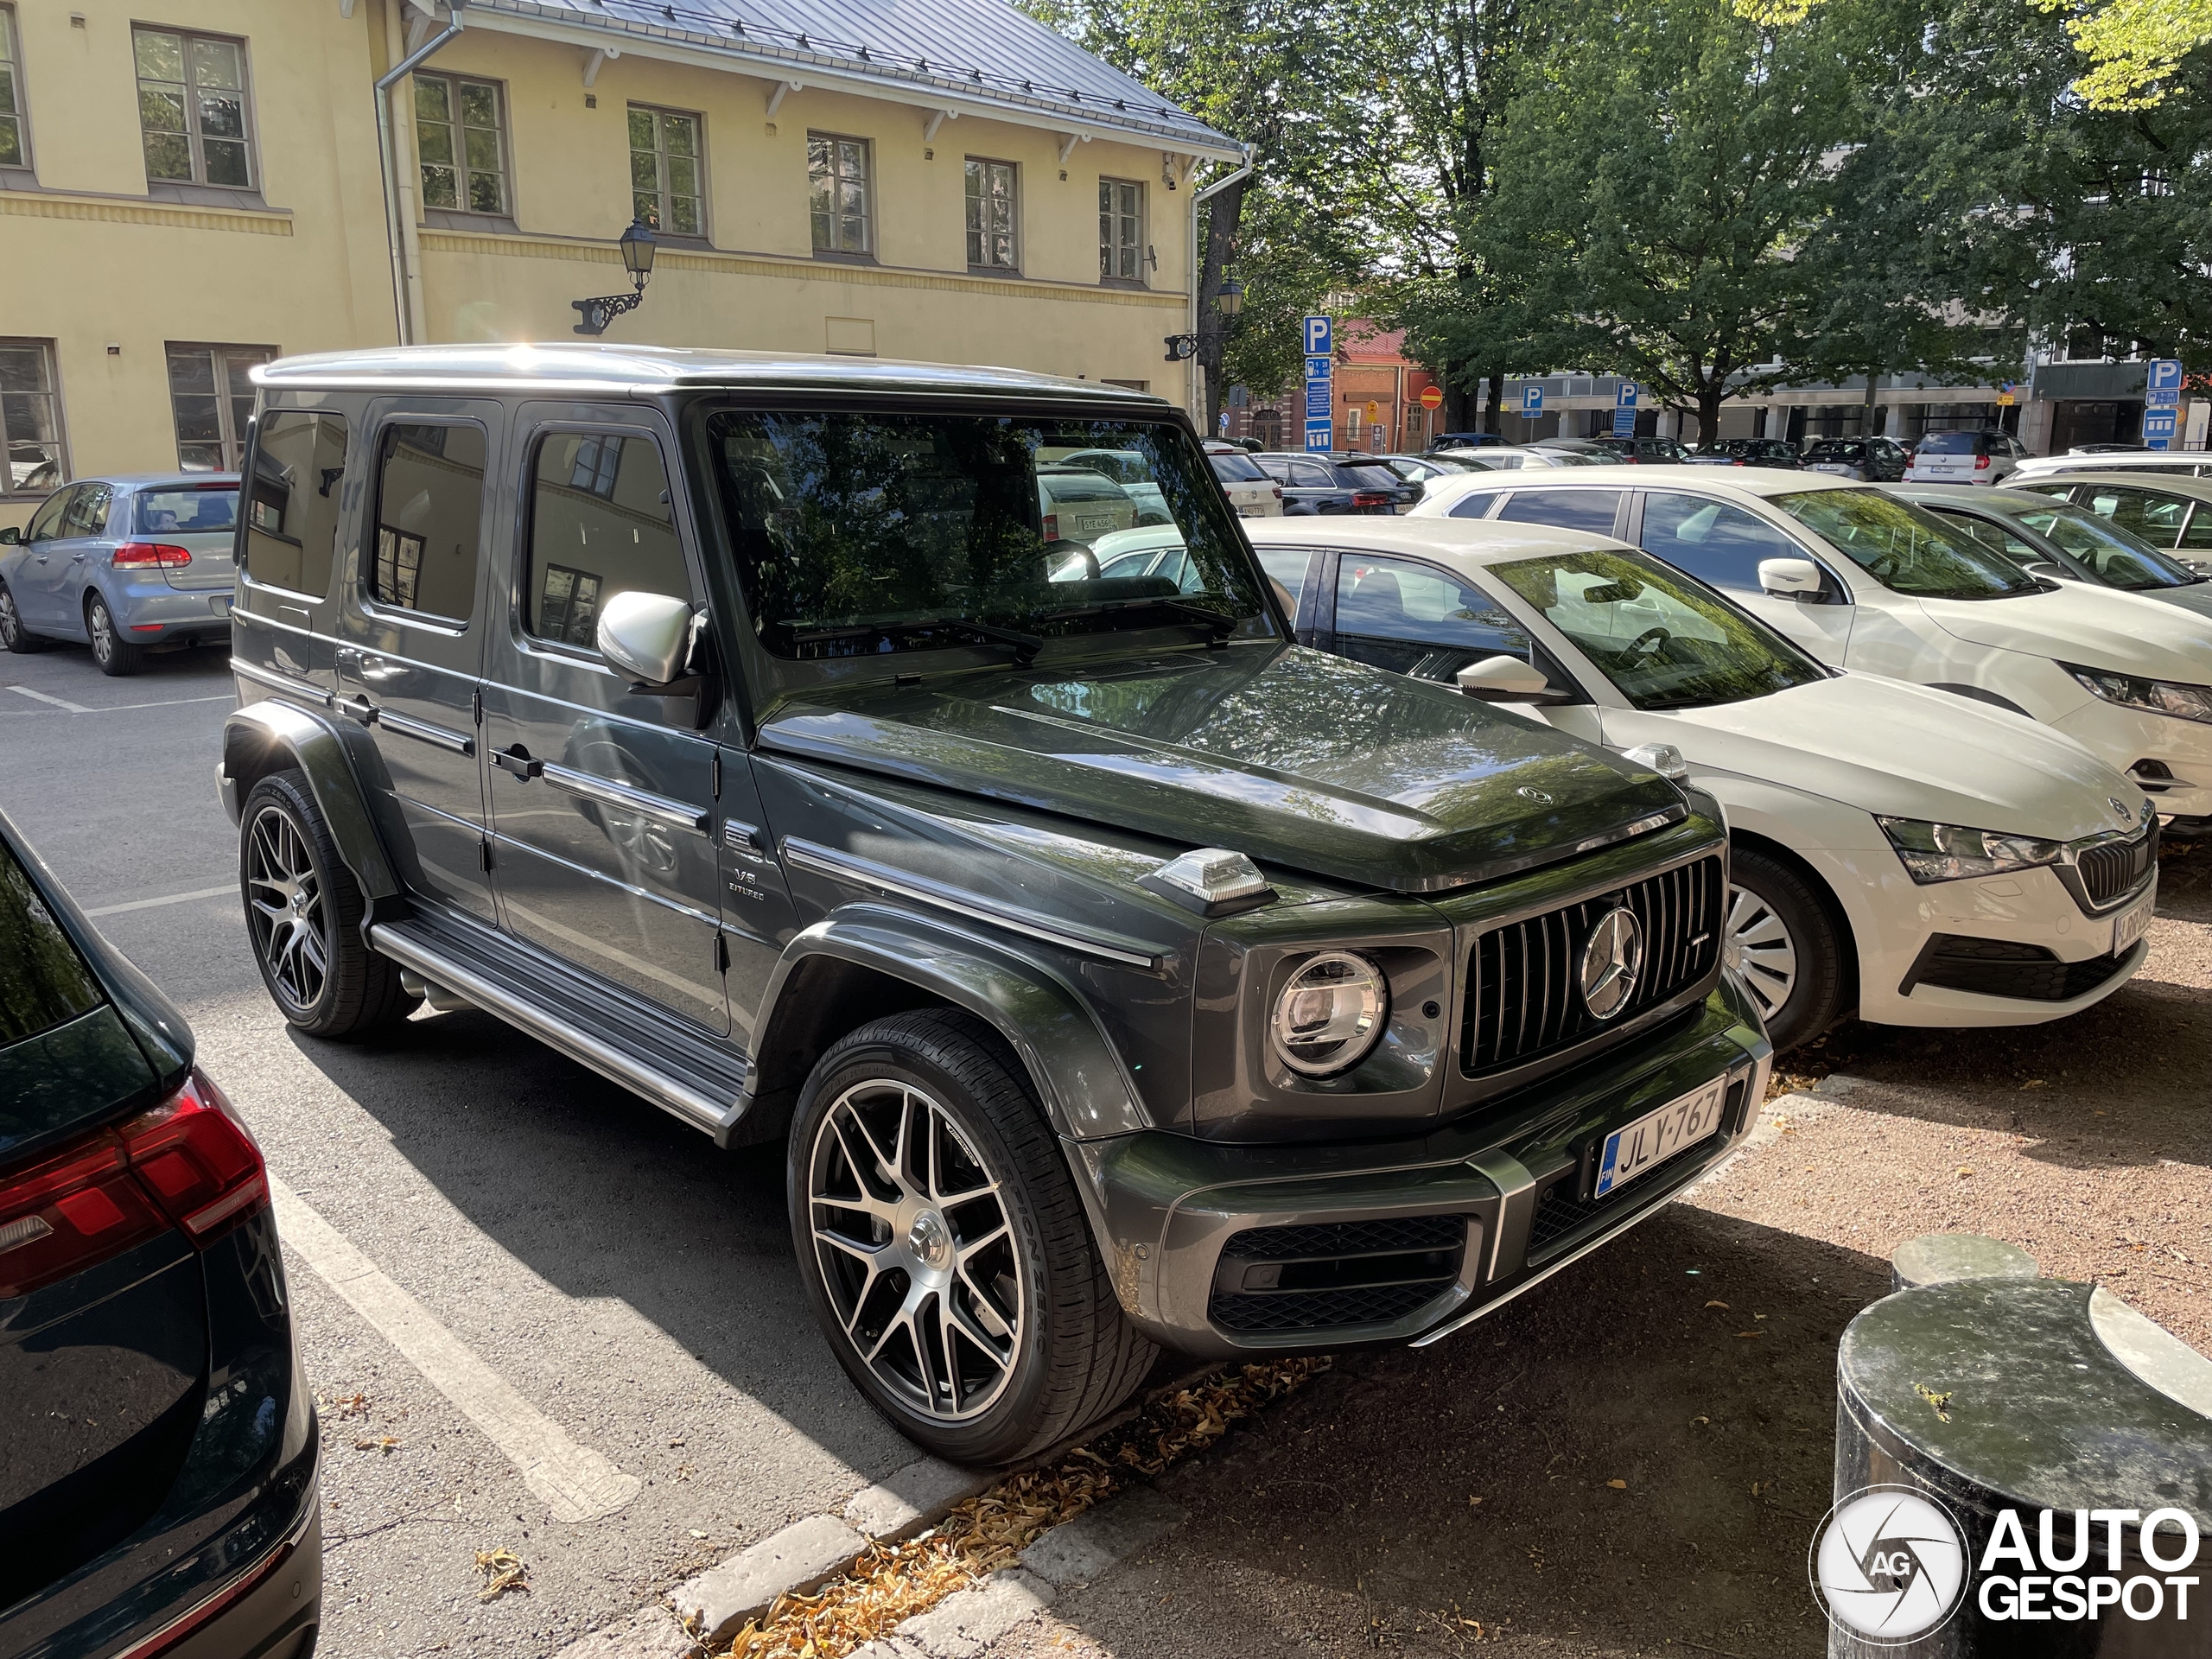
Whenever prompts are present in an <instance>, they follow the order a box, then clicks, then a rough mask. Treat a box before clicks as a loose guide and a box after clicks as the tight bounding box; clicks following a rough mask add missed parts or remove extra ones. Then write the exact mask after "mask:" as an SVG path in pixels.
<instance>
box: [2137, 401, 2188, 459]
mask: <svg viewBox="0 0 2212 1659" xmlns="http://www.w3.org/2000/svg"><path fill="white" fill-rule="evenodd" d="M2179 413H2180V411H2179V410H2172V409H2146V410H2144V411H2143V444H2144V447H2145V448H2149V449H2171V448H2172V447H2173V442H2174V432H2175V427H2176V425H2177V416H2178V415H2179Z"/></svg>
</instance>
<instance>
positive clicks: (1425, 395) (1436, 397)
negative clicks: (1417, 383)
mask: <svg viewBox="0 0 2212 1659" xmlns="http://www.w3.org/2000/svg"><path fill="white" fill-rule="evenodd" d="M1421 407H1422V408H1423V409H1441V408H1443V407H1444V388H1443V387H1441V386H1424V387H1422V388H1421Z"/></svg>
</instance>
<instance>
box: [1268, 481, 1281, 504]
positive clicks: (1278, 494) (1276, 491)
mask: <svg viewBox="0 0 2212 1659" xmlns="http://www.w3.org/2000/svg"><path fill="white" fill-rule="evenodd" d="M1270 487H1271V488H1272V489H1273V490H1274V497H1275V499H1276V500H1278V501H1280V500H1281V499H1282V486H1281V485H1280V484H1276V485H1273V486H1270Z"/></svg>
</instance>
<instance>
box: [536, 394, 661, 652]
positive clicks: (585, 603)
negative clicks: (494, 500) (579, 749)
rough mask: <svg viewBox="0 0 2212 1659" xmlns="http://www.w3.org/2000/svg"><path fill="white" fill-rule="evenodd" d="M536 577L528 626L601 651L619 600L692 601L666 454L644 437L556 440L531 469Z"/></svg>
mask: <svg viewBox="0 0 2212 1659" xmlns="http://www.w3.org/2000/svg"><path fill="white" fill-rule="evenodd" d="M530 490H531V494H530V501H531V507H530V570H529V573H528V575H527V577H526V579H525V582H524V588H523V594H524V607H523V627H524V630H525V631H526V632H529V633H530V635H531V637H532V638H533V639H549V640H551V641H552V642H553V643H554V644H556V645H574V646H576V647H578V648H579V649H581V650H584V651H596V650H597V649H598V648H599V647H598V645H597V643H596V642H597V638H598V627H599V613H600V612H601V610H603V609H604V608H605V607H606V605H607V601H608V600H610V599H613V597H614V596H615V594H626V593H632V592H644V593H648V594H669V595H670V596H671V597H673V598H677V599H685V600H688V599H690V598H691V597H692V592H691V577H690V573H689V572H688V571H687V570H686V569H685V568H684V564H683V547H682V545H681V544H680V543H678V542H677V538H676V512H675V509H674V508H673V507H671V505H669V488H668V474H667V471H666V470H665V469H664V467H663V466H662V464H661V458H660V448H659V446H658V444H656V443H654V442H653V441H652V439H651V438H649V437H647V436H645V435H644V434H642V433H638V432H628V433H624V432H556V433H553V434H551V435H549V436H547V437H546V438H544V439H543V441H541V442H539V444H538V446H537V460H536V461H535V462H533V463H532V465H531V480H530Z"/></svg>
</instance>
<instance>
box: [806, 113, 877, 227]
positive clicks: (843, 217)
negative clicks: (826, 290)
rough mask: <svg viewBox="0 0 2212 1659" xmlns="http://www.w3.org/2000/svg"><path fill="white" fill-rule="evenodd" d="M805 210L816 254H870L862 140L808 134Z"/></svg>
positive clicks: (865, 154) (864, 141)
mask: <svg viewBox="0 0 2212 1659" xmlns="http://www.w3.org/2000/svg"><path fill="white" fill-rule="evenodd" d="M806 183H807V211H808V214H809V216H810V218H811V219H812V220H813V223H814V251H816V252H817V253H869V252H873V251H874V245H873V244H872V242H871V241H870V238H869V236H868V212H869V208H870V206H871V203H870V202H869V200H868V194H869V187H868V140H867V139H865V138H839V137H835V136H834V135H832V134H829V133H824V132H810V133H809V134H807V135H806Z"/></svg>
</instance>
